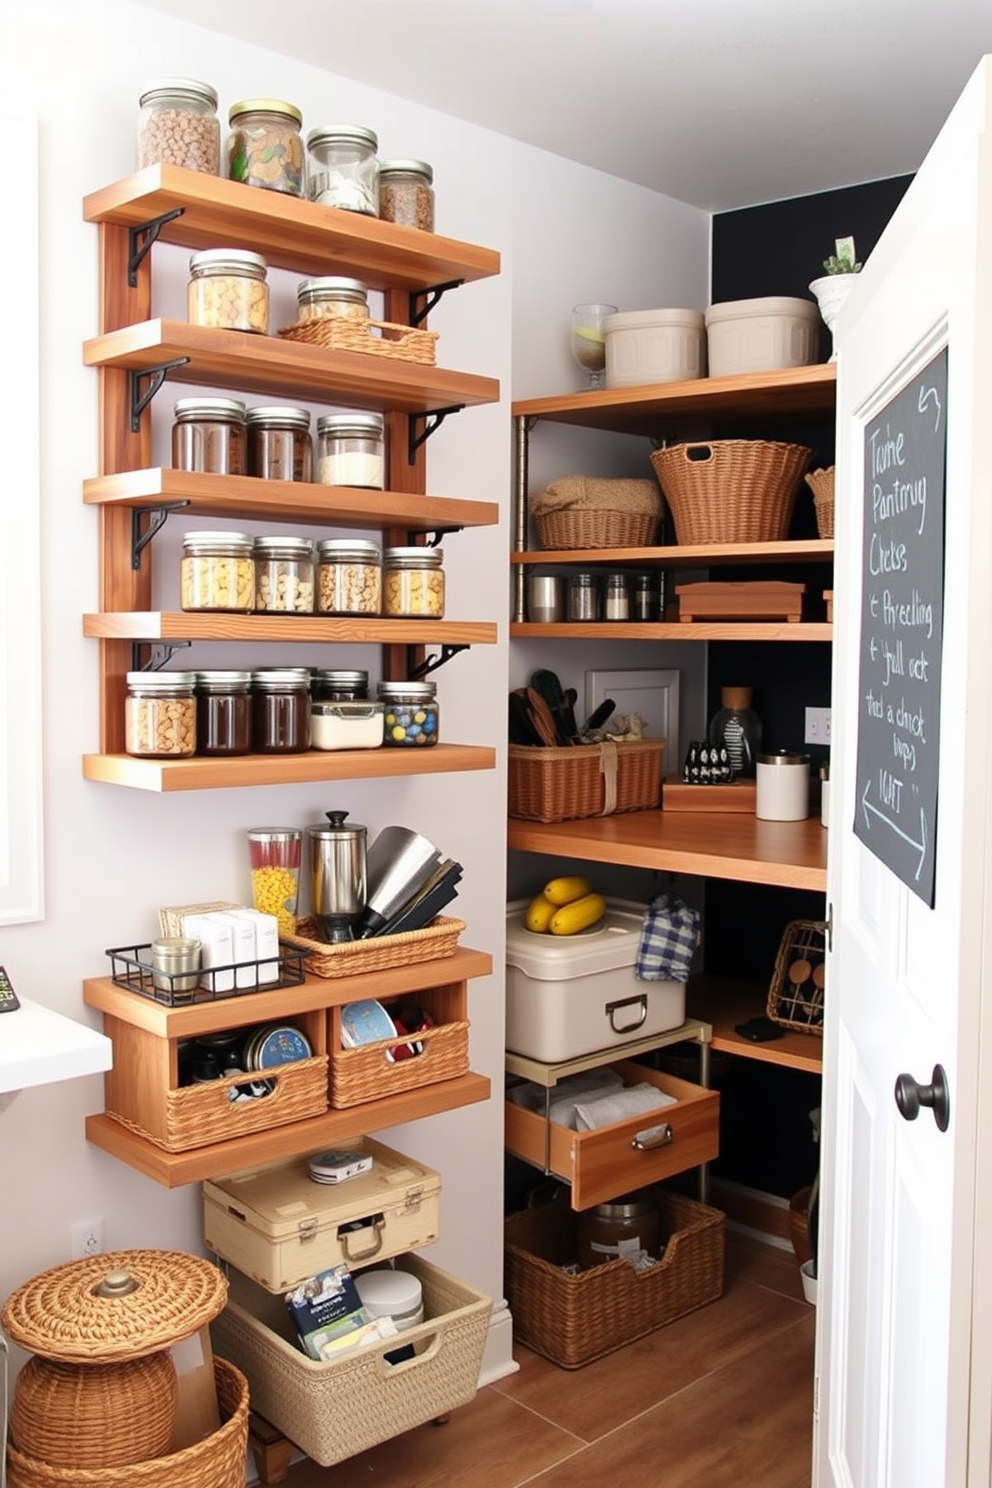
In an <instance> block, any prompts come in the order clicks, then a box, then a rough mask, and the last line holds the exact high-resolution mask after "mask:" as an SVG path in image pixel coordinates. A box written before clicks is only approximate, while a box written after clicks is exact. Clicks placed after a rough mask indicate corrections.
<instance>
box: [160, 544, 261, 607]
mask: <svg viewBox="0 0 992 1488" xmlns="http://www.w3.org/2000/svg"><path fill="white" fill-rule="evenodd" d="M253 548H254V539H253V538H252V537H251V535H250V534H249V533H247V532H187V533H186V535H185V536H184V538H183V556H182V563H181V565H180V581H179V603H180V606H181V607H182V609H184V610H233V611H235V612H236V613H238V614H242V615H250V614H251V612H252V610H253V609H254V608H255V561H254V557H253V552H252V550H253Z"/></svg>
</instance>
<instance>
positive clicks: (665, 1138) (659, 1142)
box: [630, 1121, 675, 1152]
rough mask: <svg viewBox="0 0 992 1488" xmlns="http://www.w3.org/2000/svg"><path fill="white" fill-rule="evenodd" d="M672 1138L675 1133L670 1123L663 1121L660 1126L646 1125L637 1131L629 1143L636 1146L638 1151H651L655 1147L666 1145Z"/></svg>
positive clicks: (673, 1138)
mask: <svg viewBox="0 0 992 1488" xmlns="http://www.w3.org/2000/svg"><path fill="white" fill-rule="evenodd" d="M674 1140H675V1133H674V1132H673V1131H672V1127H671V1123H670V1122H668V1121H663V1122H662V1123H661V1125H660V1126H648V1127H645V1129H644V1131H640V1132H638V1133H637V1135H636V1136H635V1137H634V1139H633V1141H632V1142H631V1144H630V1145H631V1147H636V1148H637V1150H638V1152H653V1151H654V1150H655V1148H656V1147H667V1146H668V1144H669V1142H674Z"/></svg>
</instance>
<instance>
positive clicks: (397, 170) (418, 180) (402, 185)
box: [379, 160, 434, 232]
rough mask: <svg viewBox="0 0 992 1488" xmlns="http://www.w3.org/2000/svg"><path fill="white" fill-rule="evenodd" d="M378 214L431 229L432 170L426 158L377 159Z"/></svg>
mask: <svg viewBox="0 0 992 1488" xmlns="http://www.w3.org/2000/svg"><path fill="white" fill-rule="evenodd" d="M379 216H380V217H381V218H382V220H383V222H398V223H400V224H401V225H402V226H403V227H419V228H420V229H421V231H422V232H433V231H434V170H433V167H432V166H429V165H428V164H427V161H426V160H380V162H379Z"/></svg>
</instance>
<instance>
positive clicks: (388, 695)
mask: <svg viewBox="0 0 992 1488" xmlns="http://www.w3.org/2000/svg"><path fill="white" fill-rule="evenodd" d="M378 696H379V701H380V702H381V703H382V705H383V714H382V723H383V732H382V742H383V743H384V744H389V745H392V746H393V747H395V748H410V747H413V748H417V749H422V748H424V747H425V746H429V745H431V744H436V743H437V741H438V732H439V727H438V725H439V720H440V712H439V709H438V705H437V686H436V684H435V683H434V682H380V683H379V688H378Z"/></svg>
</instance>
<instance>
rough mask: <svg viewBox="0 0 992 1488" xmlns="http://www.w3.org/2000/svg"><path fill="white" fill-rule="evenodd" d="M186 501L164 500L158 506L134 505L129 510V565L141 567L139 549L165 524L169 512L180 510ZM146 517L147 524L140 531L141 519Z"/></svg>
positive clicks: (186, 504)
mask: <svg viewBox="0 0 992 1488" xmlns="http://www.w3.org/2000/svg"><path fill="white" fill-rule="evenodd" d="M184 506H189V502H188V501H164V502H162V503H161V504H160V505H159V506H136V507H134V508H133V510H132V512H131V567H132V568H133V569H134V570H135V571H137V570H138V569H139V568H140V567H141V550H142V549H143V548H144V547H145V546H146V544H147V543H150V542H151V540H152V538H153V537H154V536H155V534H156V532H158V531H159V530H160V528H162V527H164V526H165V523H166V519H167V518H168V515H169V513H170V512H174V511H182V509H183V507H184ZM142 517H148V518H149V522H148V526H147V527H146V528H145V530H144V531H143V532H142V530H141V519H142Z"/></svg>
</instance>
